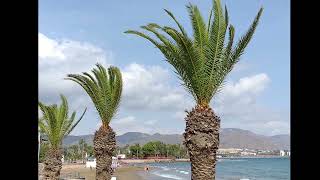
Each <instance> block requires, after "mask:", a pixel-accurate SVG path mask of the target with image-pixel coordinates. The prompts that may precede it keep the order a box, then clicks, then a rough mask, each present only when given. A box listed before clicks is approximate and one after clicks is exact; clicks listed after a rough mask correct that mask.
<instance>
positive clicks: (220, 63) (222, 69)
mask: <svg viewBox="0 0 320 180" xmlns="http://www.w3.org/2000/svg"><path fill="white" fill-rule="evenodd" d="M187 10H188V12H189V16H190V20H191V25H192V29H193V38H190V37H189V36H188V35H187V32H186V31H185V30H184V28H183V27H182V26H181V24H180V23H179V22H178V21H177V19H176V18H175V17H174V15H173V14H172V13H171V12H170V11H168V10H165V11H166V13H167V14H168V15H169V16H170V17H171V18H172V19H173V21H174V22H175V23H176V24H177V26H178V29H175V28H172V27H169V26H160V25H158V24H155V23H150V24H148V25H146V26H141V28H142V29H144V30H146V31H148V32H150V33H151V34H153V35H154V36H155V37H156V38H157V40H158V41H157V40H155V39H154V38H152V37H151V36H148V35H147V34H145V33H142V32H139V31H133V30H128V31H126V32H125V33H129V34H135V35H138V36H140V37H143V38H145V39H147V40H148V41H150V42H151V43H152V44H153V45H155V46H156V47H157V48H158V49H159V50H160V51H161V52H162V53H163V55H164V56H165V58H166V61H167V62H168V63H169V64H171V65H172V66H173V67H174V69H175V73H176V74H177V75H178V77H179V78H180V79H181V80H182V84H183V85H184V87H185V88H186V90H187V91H188V92H189V93H190V94H191V95H192V96H193V98H194V100H195V101H196V106H195V107H194V108H193V109H192V110H191V111H189V112H187V117H186V118H185V120H186V128H185V133H184V143H185V145H186V147H187V149H188V152H189V155H190V160H191V167H192V168H191V170H192V179H193V180H208V179H215V164H216V151H217V149H218V146H219V129H220V118H219V117H218V116H217V115H216V114H215V113H214V112H213V110H212V109H211V107H210V105H209V104H210V101H211V99H212V98H213V96H214V95H215V94H216V93H217V92H218V91H219V90H221V87H222V84H223V82H224V79H225V77H226V76H227V74H228V73H229V72H230V71H231V70H232V68H233V67H234V65H235V64H236V63H237V62H238V61H239V58H240V56H241V55H242V54H243V53H244V50H245V48H246V47H247V45H248V43H249V41H250V39H251V37H252V36H253V34H254V32H255V29H256V27H257V25H258V21H259V19H260V16H261V14H262V11H263V8H261V9H260V10H259V12H258V14H257V15H256V17H255V19H254V21H253V23H252V24H251V26H250V27H249V29H248V31H247V32H246V33H245V34H244V35H243V36H242V37H241V38H240V40H239V41H238V42H237V43H236V44H235V45H234V34H235V29H234V27H233V26H232V25H229V16H228V11H227V7H225V9H224V11H223V9H222V7H221V3H220V0H214V1H213V7H212V9H211V11H210V16H209V20H208V22H207V23H206V22H205V20H204V19H203V17H202V15H201V13H200V11H199V9H198V7H197V6H195V5H192V4H190V5H188V6H187ZM212 17H214V19H212ZM227 30H228V38H226V34H227ZM226 39H227V40H226Z"/></svg>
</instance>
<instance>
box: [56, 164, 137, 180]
mask: <svg viewBox="0 0 320 180" xmlns="http://www.w3.org/2000/svg"><path fill="white" fill-rule="evenodd" d="M142 171H143V167H136V166H122V167H119V168H117V169H116V171H115V173H114V174H113V176H114V177H117V180H129V179H130V180H143V178H142V177H141V176H139V175H138V174H139V172H142ZM70 173H79V174H80V176H82V177H85V178H86V180H95V173H96V171H95V169H94V168H93V169H92V170H90V168H85V165H84V164H70V165H63V166H62V169H61V176H63V175H66V174H70Z"/></svg>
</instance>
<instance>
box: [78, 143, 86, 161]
mask: <svg viewBox="0 0 320 180" xmlns="http://www.w3.org/2000/svg"><path fill="white" fill-rule="evenodd" d="M85 144H86V142H85V141H84V140H83V139H80V140H79V148H80V152H81V159H82V163H84V156H85V149H84V148H85Z"/></svg>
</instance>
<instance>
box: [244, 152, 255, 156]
mask: <svg viewBox="0 0 320 180" xmlns="http://www.w3.org/2000/svg"><path fill="white" fill-rule="evenodd" d="M256 155H257V153H255V152H248V151H243V152H241V156H256Z"/></svg>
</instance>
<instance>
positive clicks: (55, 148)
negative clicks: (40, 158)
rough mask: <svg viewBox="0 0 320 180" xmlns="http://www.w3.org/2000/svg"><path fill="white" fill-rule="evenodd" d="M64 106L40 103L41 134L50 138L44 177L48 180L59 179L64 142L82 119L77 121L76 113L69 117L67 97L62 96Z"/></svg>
mask: <svg viewBox="0 0 320 180" xmlns="http://www.w3.org/2000/svg"><path fill="white" fill-rule="evenodd" d="M60 97H61V100H62V104H61V105H60V106H59V107H58V106H57V105H56V104H53V105H45V104H44V103H41V102H39V107H40V110H41V112H42V117H41V118H40V119H39V128H40V131H41V133H43V134H44V135H46V136H47V138H48V151H47V153H46V158H45V162H44V166H45V167H44V176H45V178H46V179H58V178H59V176H60V170H61V168H62V161H61V158H62V149H61V147H62V140H63V138H64V137H65V136H67V135H69V134H70V132H71V131H72V130H73V129H74V128H75V127H76V126H77V124H78V123H79V122H80V120H81V119H82V118H83V116H84V114H85V112H86V110H87V109H85V110H84V112H83V114H82V115H81V117H80V118H79V119H78V120H77V121H75V116H76V112H75V111H74V112H73V113H72V114H71V116H70V117H69V107H68V101H67V99H66V97H64V96H63V95H60Z"/></svg>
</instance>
